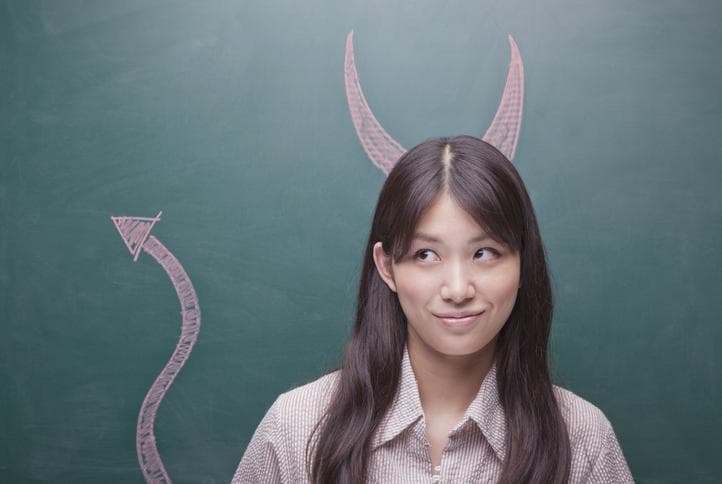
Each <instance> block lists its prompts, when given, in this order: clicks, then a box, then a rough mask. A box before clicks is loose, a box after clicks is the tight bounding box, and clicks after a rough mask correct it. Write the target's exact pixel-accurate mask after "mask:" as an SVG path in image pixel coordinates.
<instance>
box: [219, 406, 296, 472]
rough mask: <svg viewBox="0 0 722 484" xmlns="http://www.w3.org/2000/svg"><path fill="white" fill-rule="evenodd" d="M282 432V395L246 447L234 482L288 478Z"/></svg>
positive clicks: (269, 410)
mask: <svg viewBox="0 0 722 484" xmlns="http://www.w3.org/2000/svg"><path fill="white" fill-rule="evenodd" d="M282 443H283V439H282V435H281V432H280V428H279V422H278V399H276V401H275V402H274V403H273V405H271V408H270V409H268V412H266V415H265V417H263V420H261V423H260V424H258V428H257V429H256V431H255V432H254V434H253V437H252V438H251V441H250V442H249V443H248V447H246V451H245V452H244V454H243V458H242V459H241V462H240V464H238V468H237V469H236V472H235V474H234V475H233V481H231V483H232V484H277V483H281V482H284V481H283V480H282V476H283V475H284V472H283V468H282V458H283V454H282V451H281V445H282Z"/></svg>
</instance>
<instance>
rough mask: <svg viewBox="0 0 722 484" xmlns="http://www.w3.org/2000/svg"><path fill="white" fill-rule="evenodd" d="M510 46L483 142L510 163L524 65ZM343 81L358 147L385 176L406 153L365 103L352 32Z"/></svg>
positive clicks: (512, 43)
mask: <svg viewBox="0 0 722 484" xmlns="http://www.w3.org/2000/svg"><path fill="white" fill-rule="evenodd" d="M509 46H510V47H511V61H510V62H509V69H508V72H507V76H506V84H505V85H504V92H503V94H502V96H501V101H500V102H499V107H498V108H497V111H496V114H495V115H494V119H493V120H492V122H491V125H490V126H489V129H487V130H486V133H485V134H484V136H483V137H482V139H483V140H484V141H486V142H487V143H489V144H491V145H493V146H494V147H495V148H496V149H498V150H499V151H501V152H502V153H504V156H506V157H507V158H508V159H509V160H513V159H514V154H515V152H516V144H517V141H518V140H519V131H520V130H521V118H522V113H523V108H524V64H523V63H522V61H521V55H520V54H519V49H518V47H517V45H516V42H515V41H514V38H513V37H512V36H511V35H509ZM344 81H345V85H346V100H347V101H348V109H349V112H350V113H351V120H352V121H353V126H354V128H355V129H356V134H357V135H358V138H359V140H360V141H361V146H363V149H364V151H365V152H366V154H367V155H368V157H369V158H370V159H371V161H372V162H373V164H374V165H376V166H377V167H379V168H380V169H381V171H383V172H384V173H385V174H388V173H389V172H390V171H391V169H392V168H393V167H394V165H395V164H396V162H397V161H398V159H399V158H401V155H403V154H404V153H405V152H406V149H404V147H403V146H401V145H400V144H399V143H398V142H397V141H396V140H395V139H394V138H393V137H391V135H389V134H388V133H387V132H386V131H385V130H384V128H383V127H382V126H381V123H379V121H378V120H377V119H376V116H374V113H373V112H372V111H371V108H370V107H369V105H368V103H367V102H366V98H365V97H364V94H363V91H362V90H361V82H360V81H359V77H358V72H357V71H356V61H355V60H354V49H353V31H351V32H349V34H348V36H347V37H346V57H345V62H344Z"/></svg>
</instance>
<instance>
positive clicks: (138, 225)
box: [111, 212, 201, 484]
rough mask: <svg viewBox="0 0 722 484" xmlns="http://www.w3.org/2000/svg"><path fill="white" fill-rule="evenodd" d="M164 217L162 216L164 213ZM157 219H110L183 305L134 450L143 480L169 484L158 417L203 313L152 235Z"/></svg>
mask: <svg viewBox="0 0 722 484" xmlns="http://www.w3.org/2000/svg"><path fill="white" fill-rule="evenodd" d="M161 213H162V212H161ZM161 213H159V214H158V215H157V216H156V217H153V218H146V217H111V219H112V220H113V223H114V224H115V228H116V229H118V232H119V233H120V235H121V237H122V238H123V241H124V242H125V245H126V247H128V250H130V252H131V254H133V260H137V259H138V256H139V254H140V250H141V249H142V250H143V251H145V252H146V253H148V254H150V255H151V256H152V257H153V258H154V259H155V260H156V261H157V262H158V263H159V264H160V265H161V267H163V269H164V270H165V272H166V273H167V274H168V277H170V280H171V282H172V283H173V287H174V288H175V291H176V294H177V295H178V300H179V301H180V304H181V319H182V322H181V335H180V339H179V340H178V344H177V345H176V348H175V350H174V351H173V354H172V355H171V357H170V359H169V360H168V363H166V365H165V367H164V368H163V370H162V371H161V372H160V374H159V375H158V377H157V378H156V379H155V381H154V382H153V385H151V387H150V389H149V390H148V393H147V394H146V396H145V399H144V400H143V405H141V407H140V414H139V415H138V425H137V427H136V434H135V447H136V451H137V453H138V463H139V464H140V468H141V470H142V471H143V476H145V480H146V482H148V483H153V484H161V483H162V484H170V483H171V479H170V477H169V476H168V472H167V471H166V469H165V467H164V466H163V462H162V461H161V459H160V454H158V448H157V446H156V440H155V430H154V426H155V417H156V415H157V413H158V406H159V405H160V402H161V401H162V400H163V397H164V396H165V394H166V392H167V391H168V388H169V387H170V386H171V384H172V383H173V380H174V379H175V377H176V376H177V375H178V372H179V371H180V369H181V368H183V365H184V364H185V362H186V360H187V359H188V356H189V355H190V352H191V351H192V350H193V345H195V343H196V340H197V339H198V333H199V332H200V329H201V309H200V306H199V304H198V297H197V295H196V291H195V289H194V288H193V284H192V283H191V280H190V278H189V277H188V274H187V273H186V271H185V269H183V266H182V265H181V263H180V262H179V261H178V259H176V258H175V256H174V255H173V254H172V253H171V252H170V251H169V250H168V248H166V247H165V246H164V245H163V244H162V243H161V242H160V240H158V239H156V238H155V237H154V236H152V235H150V230H151V228H153V225H154V224H155V223H156V222H157V221H158V220H160V215H161Z"/></svg>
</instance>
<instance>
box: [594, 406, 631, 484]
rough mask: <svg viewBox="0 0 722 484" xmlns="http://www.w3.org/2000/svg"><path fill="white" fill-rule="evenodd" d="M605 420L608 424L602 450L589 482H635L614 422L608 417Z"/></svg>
mask: <svg viewBox="0 0 722 484" xmlns="http://www.w3.org/2000/svg"><path fill="white" fill-rule="evenodd" d="M604 420H605V422H606V425H605V431H604V435H603V440H602V446H601V450H600V451H599V455H598V456H597V459H596V461H595V462H594V464H592V470H591V472H590V474H589V480H588V481H587V482H589V483H590V484H591V483H599V484H602V483H605V484H606V483H611V482H613V483H629V482H631V483H634V479H633V478H632V473H631V472H630V470H629V466H628V465H627V461H626V460H625V459H624V454H623V453H622V448H621V447H620V446H619V442H618V441H617V436H616V434H615V433H614V429H613V428H612V424H611V423H609V421H608V420H607V419H606V418H605V419H604Z"/></svg>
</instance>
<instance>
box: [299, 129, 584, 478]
mask: <svg viewBox="0 0 722 484" xmlns="http://www.w3.org/2000/svg"><path fill="white" fill-rule="evenodd" d="M445 150H450V153H451V157H450V158H451V159H450V161H449V160H448V159H444V151H445ZM447 158H448V157H447ZM442 192H447V193H449V194H450V195H451V196H452V197H453V198H454V199H455V200H456V202H457V203H458V204H459V205H460V206H461V207H462V208H463V209H464V210H465V211H467V212H468V213H469V214H470V215H471V216H472V217H473V218H474V219H475V220H476V222H477V223H478V224H479V226H481V227H482V228H483V229H484V230H485V231H486V233H488V234H490V235H491V236H492V237H494V238H495V239H496V240H498V241H499V242H501V243H503V244H506V245H507V246H509V247H510V248H511V249H513V250H515V251H517V252H518V253H519V255H520V260H521V288H520V289H519V292H518V295H517V299H516V303H515V305H514V308H513V309H512V312H511V315H510V316H509V319H508V320H507V322H506V323H505V325H504V326H503V328H502V329H501V331H500V332H499V335H498V339H497V342H496V348H495V354H494V358H495V361H496V365H497V372H496V375H497V386H498V389H499V398H500V401H501V404H502V406H503V408H504V413H505V418H506V437H505V438H506V456H505V459H504V466H503V470H502V474H501V478H500V482H504V483H507V482H508V483H520V482H524V483H527V482H529V483H543V484H548V483H565V482H567V481H568V480H569V473H570V465H571V464H570V462H571V451H570V445H569V437H568V434H567V430H566V425H565V423H564V420H563V418H562V415H561V412H560V411H559V408H558V407H557V404H556V399H555V397H554V393H553V390H552V382H551V378H550V376H549V368H548V360H547V346H548V340H549V331H550V326H551V318H552V293H551V286H550V283H549V275H548V272H547V265H546V260H545V255H544V247H543V244H542V240H541V236H540V235H539V228H538V226H537V222H536V216H535V215H534V209H533V207H532V204H531V201H530V199H529V195H528V194H527V191H526V188H525V187H524V183H523V182H522V180H521V177H520V176H519V174H518V173H517V171H516V169H514V166H513V165H512V164H511V163H510V162H509V160H507V159H506V157H505V156H504V155H503V154H501V153H500V152H499V151H498V150H497V149H496V148H494V147H493V146H491V145H490V144H488V143H486V142H484V141H482V140H480V139H477V138H474V137H471V136H459V137H455V138H437V139H431V140H428V141H425V142H424V143H421V144H420V145H418V146H416V147H415V148H413V149H411V150H410V151H408V152H407V153H406V154H404V156H402V157H401V159H400V160H399V161H398V163H397V164H396V166H395V167H394V169H393V170H392V171H391V172H390V173H389V176H388V178H387V179H386V182H385V183H384V186H383V188H382V190H381V194H380V195H379V199H378V203H377V205H376V212H375V214H374V218H373V223H372V224H371V232H370V234H369V238H368V242H367V244H366V250H365V254H364V261H363V267H362V271H361V281H360V285H359V290H358V301H357V305H356V317H355V324H354V327H353V334H352V336H351V339H350V341H349V342H348V345H347V348H346V353H345V356H344V359H343V364H342V366H341V372H340V377H339V379H338V383H337V385H336V387H335V390H334V394H333V396H332V398H331V403H330V405H329V407H328V410H327V411H326V413H325V415H324V417H323V418H322V419H321V421H320V422H319V423H318V424H317V425H316V428H315V429H314V432H313V434H312V435H311V437H310V438H309V440H308V443H307V446H306V452H307V472H308V473H309V477H310V479H311V481H312V482H314V483H316V484H327V483H328V484H330V483H334V484H336V483H344V484H347V483H348V484H356V483H360V482H364V481H365V480H366V478H367V466H368V462H369V454H370V452H371V440H372V436H373V434H374V432H375V431H376V429H377V427H378V425H379V423H380V421H381V419H382V418H383V416H384V414H385V413H386V411H387V410H388V409H389V408H390V406H391V404H392V403H393V400H394V397H395V395H396V391H397V387H398V385H399V380H400V376H401V359H402V357H403V351H404V345H405V343H406V318H405V316H404V313H403V312H402V310H401V306H400V304H399V301H398V298H397V296H396V294H395V293H394V292H392V291H391V290H390V289H389V288H388V286H387V285H386V284H385V283H384V281H383V280H382V279H381V277H380V276H379V274H378V272H377V270H376V267H375V265H374V260H373V246H374V244H375V243H376V242H377V241H381V242H382V245H383V247H384V250H385V251H388V252H387V255H391V256H392V257H393V258H394V260H398V259H399V258H401V257H402V256H403V255H404V254H405V253H406V252H407V251H408V250H409V247H410V244H411V238H412V236H413V232H414V229H415V227H416V224H417V221H418V220H419V218H420V216H421V215H422V213H423V211H424V210H425V209H426V208H427V207H428V206H429V205H430V204H431V203H432V202H433V200H434V199H435V197H436V196H437V195H438V194H439V193H442ZM314 436H315V437H316V439H315V438H314Z"/></svg>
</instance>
